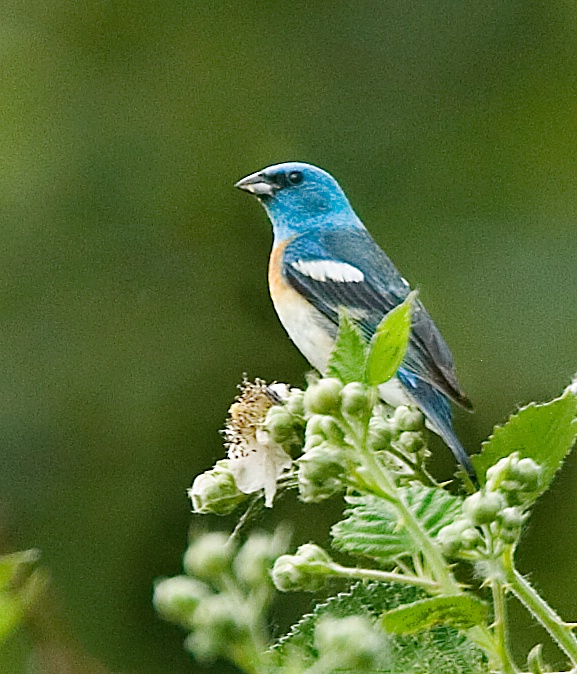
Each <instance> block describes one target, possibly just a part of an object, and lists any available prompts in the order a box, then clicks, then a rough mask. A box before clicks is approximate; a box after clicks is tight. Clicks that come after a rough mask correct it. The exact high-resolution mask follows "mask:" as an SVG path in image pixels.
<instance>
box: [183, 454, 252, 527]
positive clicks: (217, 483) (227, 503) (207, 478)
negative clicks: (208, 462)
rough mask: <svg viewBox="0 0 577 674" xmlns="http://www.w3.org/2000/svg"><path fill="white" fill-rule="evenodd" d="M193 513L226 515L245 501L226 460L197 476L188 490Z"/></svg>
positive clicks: (244, 496) (218, 462)
mask: <svg viewBox="0 0 577 674" xmlns="http://www.w3.org/2000/svg"><path fill="white" fill-rule="evenodd" d="M188 496H189V498H190V500H191V501H192V509H193V510H194V512H195V513H198V514H201V515H204V514H207V513H212V514H214V515H228V514H230V513H231V512H232V511H233V510H234V509H235V508H236V507H237V506H238V505H240V504H241V503H243V502H244V501H245V500H246V498H247V497H246V495H245V494H243V493H242V492H241V491H240V490H239V489H238V487H237V485H236V482H235V479H234V476H233V474H232V473H231V471H230V470H229V467H228V460H227V459H222V460H221V461H217V462H216V464H215V466H214V468H212V470H208V471H206V472H205V473H201V474H200V475H197V476H196V478H195V480H194V482H193V483H192V487H191V488H190V489H189V490H188Z"/></svg>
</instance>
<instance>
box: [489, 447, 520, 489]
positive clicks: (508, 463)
mask: <svg viewBox="0 0 577 674" xmlns="http://www.w3.org/2000/svg"><path fill="white" fill-rule="evenodd" d="M518 462H519V452H513V453H512V454H509V456H505V457H504V458H502V459H499V461H497V463H496V464H495V465H493V466H491V467H490V468H488V469H487V483H486V489H487V491H497V490H498V489H501V488H502V487H503V483H504V482H509V487H511V488H513V487H514V483H513V482H512V480H513V478H514V475H513V471H514V469H513V466H515V465H517V463H518ZM510 490H511V489H510V488H507V489H505V491H510Z"/></svg>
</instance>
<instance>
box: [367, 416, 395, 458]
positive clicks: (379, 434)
mask: <svg viewBox="0 0 577 674" xmlns="http://www.w3.org/2000/svg"><path fill="white" fill-rule="evenodd" d="M393 436H394V429H393V427H392V426H391V422H390V421H389V420H388V419H384V418H383V417H382V416H380V415H379V416H374V417H372V418H371V419H370V421H369V439H368V445H369V449H372V450H373V451H374V452H378V451H381V450H383V449H389V448H390V446H391V440H392V438H393Z"/></svg>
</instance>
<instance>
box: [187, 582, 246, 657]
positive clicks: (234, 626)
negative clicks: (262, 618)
mask: <svg viewBox="0 0 577 674" xmlns="http://www.w3.org/2000/svg"><path fill="white" fill-rule="evenodd" d="M249 610H250V609H249V608H248V606H247V604H238V603H237V602H236V601H234V599H233V598H232V597H230V596H229V595H227V594H226V593H222V594H213V595H211V596H209V597H207V598H206V599H203V600H202V601H201V602H200V603H199V605H198V607H197V609H196V611H195V612H194V615H193V618H192V630H193V632H192V634H191V635H190V636H189V638H188V639H187V640H186V647H187V649H188V650H189V651H190V652H191V653H192V654H193V655H194V656H195V657H197V658H199V659H201V660H206V659H210V658H214V657H217V656H218V655H225V654H226V653H227V651H228V650H229V649H230V648H231V646H235V645H237V644H239V643H242V642H243V641H244V640H245V639H246V638H247V636H248V632H249V629H250V622H251V621H250V615H249Z"/></svg>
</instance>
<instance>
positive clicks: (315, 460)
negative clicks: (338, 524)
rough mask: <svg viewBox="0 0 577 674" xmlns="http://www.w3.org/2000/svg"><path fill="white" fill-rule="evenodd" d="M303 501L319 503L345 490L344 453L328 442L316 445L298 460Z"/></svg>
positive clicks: (299, 482) (300, 491)
mask: <svg viewBox="0 0 577 674" xmlns="http://www.w3.org/2000/svg"><path fill="white" fill-rule="evenodd" d="M296 463H297V464H298V484H299V495H300V498H301V500H303V501H305V502H306V503H318V502H319V501H324V500H325V499H328V498H330V497H331V496H333V494H336V493H338V492H340V491H342V490H343V488H344V473H345V469H344V452H343V450H342V449H341V448H340V447H335V446H334V445H331V444H329V443H328V442H323V443H322V444H320V445H316V446H315V447H312V448H310V449H308V448H307V451H306V452H305V453H304V454H303V455H302V456H301V457H300V458H299V459H297V461H296Z"/></svg>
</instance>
